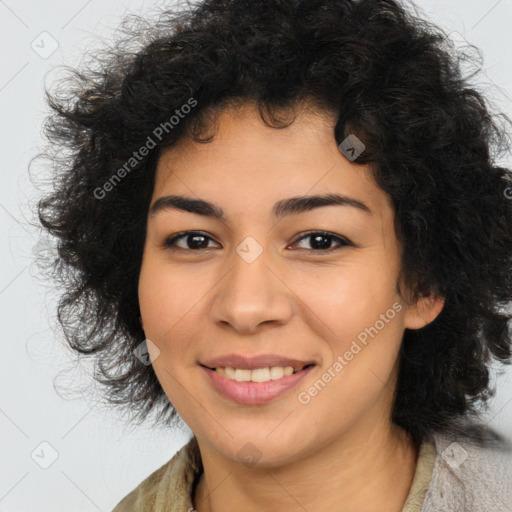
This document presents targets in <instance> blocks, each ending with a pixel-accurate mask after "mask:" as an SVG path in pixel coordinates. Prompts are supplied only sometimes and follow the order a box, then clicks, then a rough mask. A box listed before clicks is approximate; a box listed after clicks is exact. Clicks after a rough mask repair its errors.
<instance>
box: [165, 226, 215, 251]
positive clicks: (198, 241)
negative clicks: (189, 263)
mask: <svg viewBox="0 0 512 512" xmlns="http://www.w3.org/2000/svg"><path fill="white" fill-rule="evenodd" d="M182 239H183V240H184V241H185V243H184V246H181V247H180V246H179V245H178V242H179V241H180V240H182ZM209 240H212V238H210V237H209V236H207V235H206V234H204V233H202V232H200V231H186V232H184V233H179V234H178V235H175V236H173V237H170V238H167V239H166V240H165V241H164V243H163V245H164V247H165V248H167V249H173V248H178V249H183V250H190V251H199V250H203V249H208V241H209ZM212 241H213V240H212Z"/></svg>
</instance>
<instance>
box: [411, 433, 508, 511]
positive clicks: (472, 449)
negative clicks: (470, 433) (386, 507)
mask: <svg viewBox="0 0 512 512" xmlns="http://www.w3.org/2000/svg"><path fill="white" fill-rule="evenodd" d="M433 443H434V446H435V451H436V458H435V464H434V469H433V472H432V479H431V482H430V485H429V488H428V490H427V493H426V495H425V501H424V505H423V507H422V509H421V512H434V511H438V510H450V511H452V512H473V511H474V512H477V511H478V512H480V511H482V510H485V511H486V512H510V511H512V445H511V444H510V443H509V442H507V441H505V440H500V439H497V438H495V439H493V440H490V441H488V442H486V443H477V442H475V441H471V440H470V439H468V438H465V437H456V436H454V435H450V434H436V435H435V436H434V438H433Z"/></svg>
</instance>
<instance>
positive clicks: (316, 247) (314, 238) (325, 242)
mask: <svg viewBox="0 0 512 512" xmlns="http://www.w3.org/2000/svg"><path fill="white" fill-rule="evenodd" d="M306 239H309V242H310V244H311V246H312V249H310V250H312V251H314V252H330V251H334V250H336V249H341V248H342V247H349V246H352V247H353V246H354V244H353V243H352V242H350V240H348V239H346V238H344V237H341V236H338V235H334V234H332V233H328V232H325V231H310V232H309V233H306V234H305V235H303V236H302V237H301V238H299V239H298V240H296V241H295V242H294V243H293V244H291V245H297V244H298V243H299V242H302V241H303V240H306ZM179 241H184V246H183V245H182V246H179V245H178V242H179ZM209 241H213V239H212V238H211V237H210V236H208V235H207V234H206V233H203V232H201V231H184V232H182V233H178V234H177V235H174V236H172V237H169V238H167V239H166V240H165V241H164V243H163V246H164V247H165V248H167V249H174V248H178V249H183V250H190V251H194V252H198V251H201V250H204V249H208V248H209V247H208V242H209ZM332 241H335V242H336V243H337V244H338V246H334V247H332ZM215 243H216V242H215ZM306 250H309V249H306Z"/></svg>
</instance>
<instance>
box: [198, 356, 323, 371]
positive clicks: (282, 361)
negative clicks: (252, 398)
mask: <svg viewBox="0 0 512 512" xmlns="http://www.w3.org/2000/svg"><path fill="white" fill-rule="evenodd" d="M201 364H202V365H203V366H206V367H208V368H219V367H221V368H228V367H230V368H240V369H245V370H252V369H254V368H266V367H270V368H271V367H272V366H283V367H284V366H291V367H292V368H293V369H294V370H299V369H302V368H303V367H304V366H307V365H309V364H316V363H315V361H312V360H304V361H302V360H300V359H290V358H289V357H284V356H280V355H277V354H261V355H259V356H253V357H245V356H241V355H239V354H227V355H225V356H220V357H215V358H212V359H207V360H205V361H202V362H201Z"/></svg>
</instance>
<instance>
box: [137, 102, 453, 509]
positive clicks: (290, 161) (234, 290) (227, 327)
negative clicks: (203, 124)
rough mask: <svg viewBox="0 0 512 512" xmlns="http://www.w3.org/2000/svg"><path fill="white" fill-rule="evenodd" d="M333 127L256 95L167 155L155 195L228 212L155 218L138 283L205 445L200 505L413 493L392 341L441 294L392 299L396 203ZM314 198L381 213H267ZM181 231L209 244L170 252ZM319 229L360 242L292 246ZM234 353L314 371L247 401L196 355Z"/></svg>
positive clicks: (335, 502)
mask: <svg viewBox="0 0 512 512" xmlns="http://www.w3.org/2000/svg"><path fill="white" fill-rule="evenodd" d="M335 121H336V120H335V118H334V117H332V116H330V115H329V114H327V113H322V112H321V111H319V110H314V109H311V108H309V109H308V108H305V105H304V108H300V109H298V115H297V118H296V119H295V121H294V122H293V123H292V124H291V125H290V126H288V127H287V128H284V129H280V130H278V129H275V128H271V127H268V126H266V125H265V124H264V123H263V122H262V120H261V119H260V117H259V114H258V112H257V110H256V108H255V107H254V105H253V104H250V103H247V104H244V105H243V106H242V107H240V108H238V109H235V108H227V109H225V110H223V111H222V112H221V114H220V116H219V117H218V119H217V124H216V131H215V136H214V138H213V140H212V141H211V142H209V143H206V144H200V143H196V142H192V141H191V140H190V139H188V138H184V139H182V140H181V141H180V143H179V144H178V145H176V146H173V147H172V148H167V149H166V150H165V151H164V152H163V153H162V155H161V157H160V159H159V162H158V166H157V175H156V181H155V187H154V193H153V197H152V201H151V204H154V202H155V201H156V200H157V199H158V198H160V197H162V196H165V195H169V194H177V195H185V196H187V197H193V198H201V199H205V200H207V201H210V202H212V203H214V204H216V205H218V206H219V207H221V208H222V209H223V210H224V212H225V214H226V221H222V220H219V219H214V218H208V217H204V216H200V215H197V214H193V213H190V212H185V211H179V210H175V209H167V210H164V211H160V212H159V213H157V214H155V215H151V214H150V215H148V221H147V237H146V242H145V247H144V256H143V262H142V267H141V272H140V281H139V302H140V308H141V321H142V325H143V328H144V332H145V334H146V337H147V338H148V339H150V340H151V341H152V342H153V343H154V344H155V345H156V346H157V347H158V349H159V350H160V353H159V355H158V357H156V359H154V361H153V367H154V370H155V372H156V375H157V377H158V379H159V381H160V383H161V385H162V387H163V389H164V391H165V393H166V394H167V396H168V398H169V400H170V401H171V402H172V404H173V405H174V407H175V408H176V409H177V411H178V413H179V414H180V416H181V418H182V419H183V420H184V421H185V422H186V423H187V425H188V426H189V427H190V429H191V430H192V431H193V432H194V434H195V436H196V438H197V440H198V443H199V447H200V451H201V457H202V460H203V466H204V473H203V475H202V476H201V479H200V481H199V484H198V485H197V488H196V490H195V494H194V496H193V504H194V507H195V509H196V510H197V511H198V512H207V511H208V512H232V511H233V512H234V511H237V512H239V511H240V510H244V511H262V510H280V511H281V512H288V511H290V512H291V511H299V510H309V511H312V510H318V511H323V510H337V511H338V512H345V511H355V510H358V511H361V510H365V511H379V512H383V511H389V512H399V511H400V510H401V509H402V506H403V504H404V502H405V500H406V498H407V495H408V493H409V489H410V486H411V483H412V479H413V475H414V471H415V467H416V458H417V452H418V447H417V446H415V445H414V444H413V443H412V442H411V440H410V439H409V437H408V436H407V435H406V434H405V432H403V431H402V430H401V429H399V428H398V427H396V426H394V425H393V424H392V423H391V408H392V398H393V392H394V389H395V385H396V376H397V369H398V367H397V356H398V350H399V348H400V343H401V340H402V336H403V332H404V329H405V328H409V329H418V328H421V327H423V326H424V325H426V324H428V323H429V322H431V321H432V320H434V319H435V317H436V316H437V315H438V314H439V313H440V311H441V309H442V307H443V299H442V298H438V297H422V298H420V299H419V300H418V301H417V302H412V303H408V302H405V301H404V299H403V298H402V297H401V296H399V295H398V293H397V291H396V283H397V280H398V279H399V269H400V262H401V247H400V244H399V243H398V241H397V239H396V236H395V232H394V228H393V219H394V211H393V207H392V202H391V200H390V198H389V197H388V196H387V194H386V193H385V192H384V191H383V190H382V189H380V188H379V187H378V186H377V185H376V183H375V182H374V180H373V178H372V176H371V171H370V169H369V168H368V167H367V166H363V165H360V164H354V163H353V162H351V161H349V160H348V159H347V158H346V157H345V156H344V155H343V154H342V153H341V151H340V150H339V149H338V145H337V144H336V141H335V138H334V132H333V129H334V125H335ZM321 193H339V194H345V195H348V196H350V197H353V198H356V199H358V200H360V201H362V202H364V203H365V204H366V205H367V206H368V207H369V208H370V210H371V212H372V213H371V214H367V213H365V212H363V211H361V210H359V209H357V208H354V207H350V206H339V205H331V206H323V207H320V208H316V209H313V210H311V211H307V212H302V213H299V214H295V215H289V216H287V217H284V218H282V219H281V220H280V221H279V222H276V221H275V220H274V219H273V217H272V214H271V210H272V207H273V205H274V203H276V202H277V201H279V200H282V199H285V198H288V197H292V196H303V195H312V194H321ZM186 230H201V231H203V232H206V233H207V234H208V236H209V237H210V239H208V238H207V239H206V241H204V245H202V246H201V247H208V248H206V249H201V250H200V251H198V250H197V249H190V247H194V245H187V238H186V237H185V238H182V239H181V241H180V242H179V243H178V245H179V247H181V249H179V247H178V248H176V249H175V250H174V251H173V250H171V249H170V248H166V247H165V246H164V245H163V244H164V241H165V240H166V238H168V237H170V236H171V235H175V234H178V233H179V232H181V231H186ZM311 230H314V231H328V232H329V233H332V234H333V235H335V236H340V237H345V238H347V239H348V240H350V242H352V243H353V244H354V245H353V246H350V245H348V246H340V245H339V243H338V242H337V241H336V239H330V243H331V247H339V248H338V249H337V250H332V251H330V252H325V251H324V252H323V253H322V249H315V247H316V246H315V245H314V239H313V240H312V239H311V238H310V237H306V238H303V239H302V240H300V241H297V240H299V238H301V237H302V236H303V234H304V232H306V231H311ZM247 236H252V237H253V238H254V239H255V240H256V241H257V242H258V244H259V245H260V246H261V248H262V250H263V252H262V253H261V255H260V256H259V257H258V258H257V259H256V260H255V261H254V262H252V263H250V264H249V263H247V262H246V261H245V260H244V259H243V258H241V257H240V256H239V255H238V253H237V252H236V248H237V246H239V244H240V243H241V242H242V241H243V240H244V239H245V238H246V237H247ZM189 242H190V239H189ZM192 243H193V240H192ZM327 243H329V239H327ZM327 247H328V246H327ZM194 251H196V252H194ZM394 303H396V304H400V305H401V306H402V309H401V311H399V312H397V313H396V315H395V316H394V318H393V319H391V320H389V321H388V322H387V323H386V324H385V327H384V328H381V330H379V332H378V334H377V335H375V336H374V337H373V338H370V341H369V342H368V343H367V345H366V346H364V348H363V349H362V350H361V351H360V352H359V353H357V355H355V356H354V357H353V359H352V360H351V361H348V362H347V364H346V366H344V368H343V370H342V371H340V372H338V373H337V375H336V377H335V378H333V379H332V380H331V382H329V383H328V384H327V385H326V386H325V387H324V388H323V389H322V390H321V392H319V393H318V394H317V395H316V396H314V397H313V398H312V399H311V400H310V402H309V403H307V404H302V403H300V402H299V401H298V398H297V396H298V393H300V392H301V391H304V390H307V389H308V388H309V387H310V386H312V384H313V383H314V382H315V381H317V380H318V379H319V378H320V377H321V375H322V374H323V373H325V372H326V371H327V369H328V368H329V367H330V366H332V364H333V362H334V361H335V359H336V357H337V356H338V355H343V354H344V353H345V352H346V351H347V350H349V348H350V346H351V343H352V341H353V340H355V339H356V338H357V336H358V334H360V333H361V332H362V331H364V329H365V328H367V327H370V326H373V325H374V324H375V322H376V321H377V320H378V319H379V318H380V316H379V315H381V314H384V313H386V311H387V310H389V309H390V308H391V309H392V305H393V304H394ZM150 353H151V350H150ZM228 353H239V354H244V355H247V356H250V355H256V354H263V353H275V354H279V355H284V356H288V357H295V358H297V359H300V360H309V359H313V360H315V361H317V362H318V366H316V367H315V368H314V370H313V371H312V372H310V373H309V374H308V375H307V376H306V377H305V379H303V380H302V381H301V383H300V385H299V386H297V387H296V388H295V389H293V390H289V391H287V392H286V393H284V394H282V395H280V396H279V397H277V398H276V399H274V400H272V401H271V402H269V403H267V404H263V405H239V404H237V403H235V402H233V401H230V400H229V399H227V398H225V397H223V396H222V395H220V394H219V393H218V392H217V391H216V390H215V389H214V388H213V387H212V386H211V385H210V383H209V380H208V379H207V378H206V375H204V370H203V369H202V368H201V367H200V366H199V364H198V363H199V361H204V360H205V359H206V358H212V357H216V356H219V355H225V354H228ZM248 442H250V443H252V444H253V445H254V446H255V447H256V449H257V450H258V453H259V457H260V458H259V460H258V461H257V462H256V463H255V464H254V465H252V466H249V465H246V464H244V462H243V461H242V460H240V458H239V456H238V455H237V454H238V452H239V450H240V449H241V448H242V447H244V445H245V444H246V443H248Z"/></svg>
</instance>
